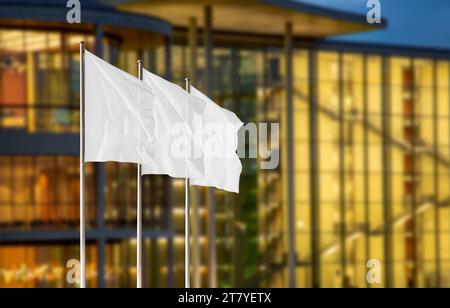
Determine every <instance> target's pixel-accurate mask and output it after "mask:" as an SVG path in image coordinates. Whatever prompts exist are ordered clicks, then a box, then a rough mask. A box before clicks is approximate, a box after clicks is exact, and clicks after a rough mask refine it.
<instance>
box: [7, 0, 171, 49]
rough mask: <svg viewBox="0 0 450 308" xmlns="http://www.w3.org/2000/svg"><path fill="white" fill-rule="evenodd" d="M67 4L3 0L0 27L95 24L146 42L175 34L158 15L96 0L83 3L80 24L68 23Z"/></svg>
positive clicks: (81, 26)
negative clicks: (124, 9)
mask: <svg viewBox="0 0 450 308" xmlns="http://www.w3.org/2000/svg"><path fill="white" fill-rule="evenodd" d="M66 3H67V1H65V0H47V1H43V0H0V27H4V28H9V27H10V28H26V29H37V30H39V29H45V30H52V29H54V30H57V31H61V30H62V31H81V32H87V31H89V32H92V31H93V29H94V27H95V26H96V25H102V26H103V27H104V29H105V33H106V34H111V35H114V36H116V37H119V38H122V39H123V40H124V41H127V42H130V44H134V43H136V42H138V43H139V44H145V41H149V42H150V41H151V43H152V44H159V43H161V42H163V38H164V37H165V36H171V35H172V26H171V25H170V24H169V23H168V22H166V21H164V20H162V19H160V18H158V17H152V16H146V15H141V14H133V13H127V12H122V11H118V10H117V9H115V8H114V7H111V6H109V5H104V4H97V1H94V0H90V3H89V4H87V5H84V4H83V3H84V2H82V7H81V19H82V20H81V21H82V23H81V24H69V23H67V21H66V16H67V12H68V9H67V8H66ZM94 3H95V4H94ZM133 42H134V43H133Z"/></svg>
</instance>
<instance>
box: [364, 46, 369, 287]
mask: <svg viewBox="0 0 450 308" xmlns="http://www.w3.org/2000/svg"><path fill="white" fill-rule="evenodd" d="M362 70H363V99H364V101H363V122H364V132H363V134H364V141H363V142H364V145H363V146H364V237H365V238H364V243H365V244H364V246H365V247H364V248H365V262H364V267H365V266H366V262H367V261H369V260H370V255H371V253H370V252H371V249H370V173H369V170H370V169H369V168H370V157H369V153H370V151H369V145H370V144H369V126H368V124H369V90H368V88H369V84H368V83H369V78H368V77H369V76H368V72H369V70H368V58H367V55H366V54H364V56H363V69H362ZM366 287H367V288H370V287H371V284H370V283H369V281H368V280H367V279H366Z"/></svg>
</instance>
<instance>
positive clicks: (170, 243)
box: [164, 37, 175, 288]
mask: <svg viewBox="0 0 450 308" xmlns="http://www.w3.org/2000/svg"><path fill="white" fill-rule="evenodd" d="M164 61H165V67H166V79H167V80H169V81H170V80H172V38H171V37H166V38H165V56H164ZM172 183H173V181H172V179H171V178H170V177H167V184H166V185H167V187H166V189H167V207H168V208H167V213H168V214H167V215H168V217H167V227H168V229H169V231H170V234H171V235H170V236H169V238H168V239H167V255H168V260H167V263H168V264H167V265H168V268H169V273H168V285H169V288H173V287H174V286H175V276H174V267H175V249H174V236H175V230H174V225H173V190H172Z"/></svg>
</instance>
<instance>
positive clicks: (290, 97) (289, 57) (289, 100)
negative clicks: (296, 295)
mask: <svg viewBox="0 0 450 308" xmlns="http://www.w3.org/2000/svg"><path fill="white" fill-rule="evenodd" d="M284 57H285V66H286V67H285V70H286V85H285V86H286V120H287V123H286V128H287V129H286V134H287V136H286V137H287V166H286V169H287V173H288V174H287V180H288V190H287V193H288V196H287V206H288V270H289V275H288V276H289V287H290V288H295V287H296V286H297V281H296V269H297V254H296V249H295V248H296V247H295V244H296V243H295V235H296V234H295V230H296V228H295V221H296V219H295V183H294V180H295V178H294V173H295V160H294V148H295V143H294V142H295V140H294V106H293V105H294V60H293V57H294V37H293V25H292V23H291V22H288V23H286V32H285V41H284Z"/></svg>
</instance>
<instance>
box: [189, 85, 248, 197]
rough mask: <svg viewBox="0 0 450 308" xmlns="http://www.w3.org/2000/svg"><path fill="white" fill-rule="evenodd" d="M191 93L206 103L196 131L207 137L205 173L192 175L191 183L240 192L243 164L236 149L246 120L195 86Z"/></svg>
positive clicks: (205, 139)
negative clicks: (195, 176)
mask: <svg viewBox="0 0 450 308" xmlns="http://www.w3.org/2000/svg"><path fill="white" fill-rule="evenodd" d="M191 94H192V96H193V97H195V98H197V100H200V101H202V102H204V103H205V111H204V113H203V115H202V120H201V121H196V123H197V125H198V126H201V128H198V129H196V131H198V130H200V131H201V132H200V135H201V136H202V140H203V141H202V144H203V145H202V149H203V160H204V166H205V175H204V176H203V177H199V178H192V179H191V184H193V185H198V186H208V187H215V188H219V189H223V190H226V191H229V192H235V193H239V180H240V176H241V172H242V164H241V161H240V160H239V157H238V155H237V153H236V151H237V148H238V131H239V129H240V128H241V127H242V125H243V123H242V121H241V120H239V118H238V117H237V116H236V114H234V113H233V112H231V111H228V110H226V109H224V108H222V107H220V106H218V105H217V104H216V103H214V102H213V101H212V100H210V99H209V98H208V97H207V96H205V95H204V94H203V93H201V92H200V91H198V90H197V89H196V88H194V87H191ZM197 135H199V134H197Z"/></svg>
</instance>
